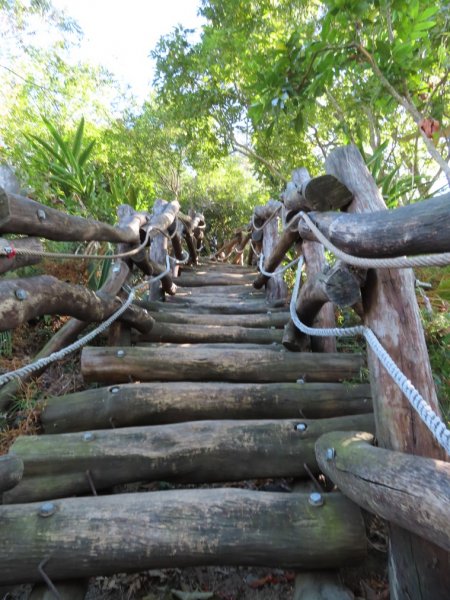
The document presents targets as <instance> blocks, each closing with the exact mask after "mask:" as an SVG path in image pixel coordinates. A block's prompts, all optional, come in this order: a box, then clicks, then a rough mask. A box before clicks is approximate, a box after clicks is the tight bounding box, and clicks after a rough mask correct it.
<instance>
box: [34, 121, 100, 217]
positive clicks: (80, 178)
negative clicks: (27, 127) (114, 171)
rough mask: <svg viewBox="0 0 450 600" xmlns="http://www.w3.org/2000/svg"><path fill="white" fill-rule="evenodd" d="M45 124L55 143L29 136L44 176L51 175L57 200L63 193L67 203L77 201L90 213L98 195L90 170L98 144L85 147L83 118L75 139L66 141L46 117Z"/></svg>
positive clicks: (74, 136) (51, 183) (92, 143)
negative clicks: (89, 162) (91, 156)
mask: <svg viewBox="0 0 450 600" xmlns="http://www.w3.org/2000/svg"><path fill="white" fill-rule="evenodd" d="M43 121H44V123H45V126H46V127H47V130H48V132H49V133H50V136H51V138H52V142H53V143H49V142H47V141H46V140H45V139H44V138H42V137H39V136H37V135H29V136H28V139H29V141H30V143H31V145H32V147H33V148H34V149H35V151H36V158H37V160H38V163H39V164H40V166H41V168H42V170H43V172H44V173H45V172H47V171H48V172H49V174H50V185H51V186H52V187H53V190H54V192H55V194H56V195H57V196H58V195H59V193H60V192H61V193H62V195H63V196H64V197H65V199H66V200H68V201H69V202H71V201H73V200H75V201H76V202H78V203H79V204H80V205H81V207H82V209H83V210H84V211H87V205H91V204H92V201H93V198H94V192H95V189H94V188H95V182H94V178H93V174H92V172H91V171H89V169H88V168H87V161H88V159H89V157H90V155H91V154H92V150H93V148H94V143H95V142H94V141H92V142H90V143H88V144H87V145H84V146H83V133H84V118H81V120H80V122H79V124H78V127H77V128H76V131H75V134H74V135H73V138H72V139H64V138H63V137H62V135H61V134H60V133H59V132H58V131H57V129H56V127H55V126H54V125H53V124H52V123H50V121H49V120H48V119H46V118H45V117H43Z"/></svg>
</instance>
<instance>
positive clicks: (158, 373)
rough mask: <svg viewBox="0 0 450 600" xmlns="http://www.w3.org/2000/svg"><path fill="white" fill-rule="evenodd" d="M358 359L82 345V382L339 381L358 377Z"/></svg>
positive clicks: (242, 351)
mask: <svg viewBox="0 0 450 600" xmlns="http://www.w3.org/2000/svg"><path fill="white" fill-rule="evenodd" d="M362 365H363V360H362V357H361V356H359V355H350V354H331V353H330V354H327V355H326V356H321V355H318V354H315V355H312V354H307V353H305V354H303V353H299V354H295V355H294V354H290V353H288V352H278V351H274V350H269V349H264V350H253V351H247V350H240V349H236V350H232V349H231V350H223V349H222V350H214V349H212V348H206V349H203V348H202V347H201V345H198V344H197V345H196V346H195V347H191V348H190V349H189V353H187V352H186V351H185V349H183V347H180V348H176V347H170V348H160V349H158V348H156V349H153V348H127V349H126V350H125V355H124V356H122V355H121V356H117V352H116V351H115V350H114V349H112V348H94V347H85V348H84V349H83V351H82V355H81V370H82V373H83V376H84V377H85V379H86V381H98V382H114V383H122V382H126V383H128V382H129V381H130V378H131V379H135V380H140V381H158V380H161V379H167V380H172V381H237V382H256V383H257V382H261V383H263V382H275V381H296V380H297V379H300V378H302V379H304V380H305V381H323V382H326V381H329V382H333V381H343V380H350V379H352V378H354V377H358V376H359V371H360V368H361V367H362Z"/></svg>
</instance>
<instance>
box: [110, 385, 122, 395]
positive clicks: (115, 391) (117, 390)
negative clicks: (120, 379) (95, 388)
mask: <svg viewBox="0 0 450 600" xmlns="http://www.w3.org/2000/svg"><path fill="white" fill-rule="evenodd" d="M119 390H120V387H118V386H117V385H115V386H114V387H112V388H109V391H110V392H111V394H118V393H119Z"/></svg>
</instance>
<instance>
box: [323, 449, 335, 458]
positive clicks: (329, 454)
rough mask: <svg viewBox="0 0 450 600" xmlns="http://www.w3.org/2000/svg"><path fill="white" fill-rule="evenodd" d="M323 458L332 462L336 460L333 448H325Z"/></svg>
mask: <svg viewBox="0 0 450 600" xmlns="http://www.w3.org/2000/svg"><path fill="white" fill-rule="evenodd" d="M325 457H326V459H327V460H333V459H334V458H336V450H335V449H334V448H327V451H326V453H325Z"/></svg>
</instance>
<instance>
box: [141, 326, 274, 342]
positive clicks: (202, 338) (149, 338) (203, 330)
mask: <svg viewBox="0 0 450 600" xmlns="http://www.w3.org/2000/svg"><path fill="white" fill-rule="evenodd" d="M136 337H137V339H136V340H135V341H137V342H170V343H175V344H199V343H209V344H211V343H221V342H230V343H236V344H241V343H249V344H272V343H274V342H275V343H276V342H278V343H281V339H282V337H283V334H282V332H281V331H279V330H271V329H256V328H250V327H248V328H247V327H232V326H230V325H226V326H222V327H220V326H218V325H181V324H176V323H175V324H174V323H155V324H154V325H153V327H152V329H151V331H150V332H149V333H148V334H145V335H141V336H136Z"/></svg>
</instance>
